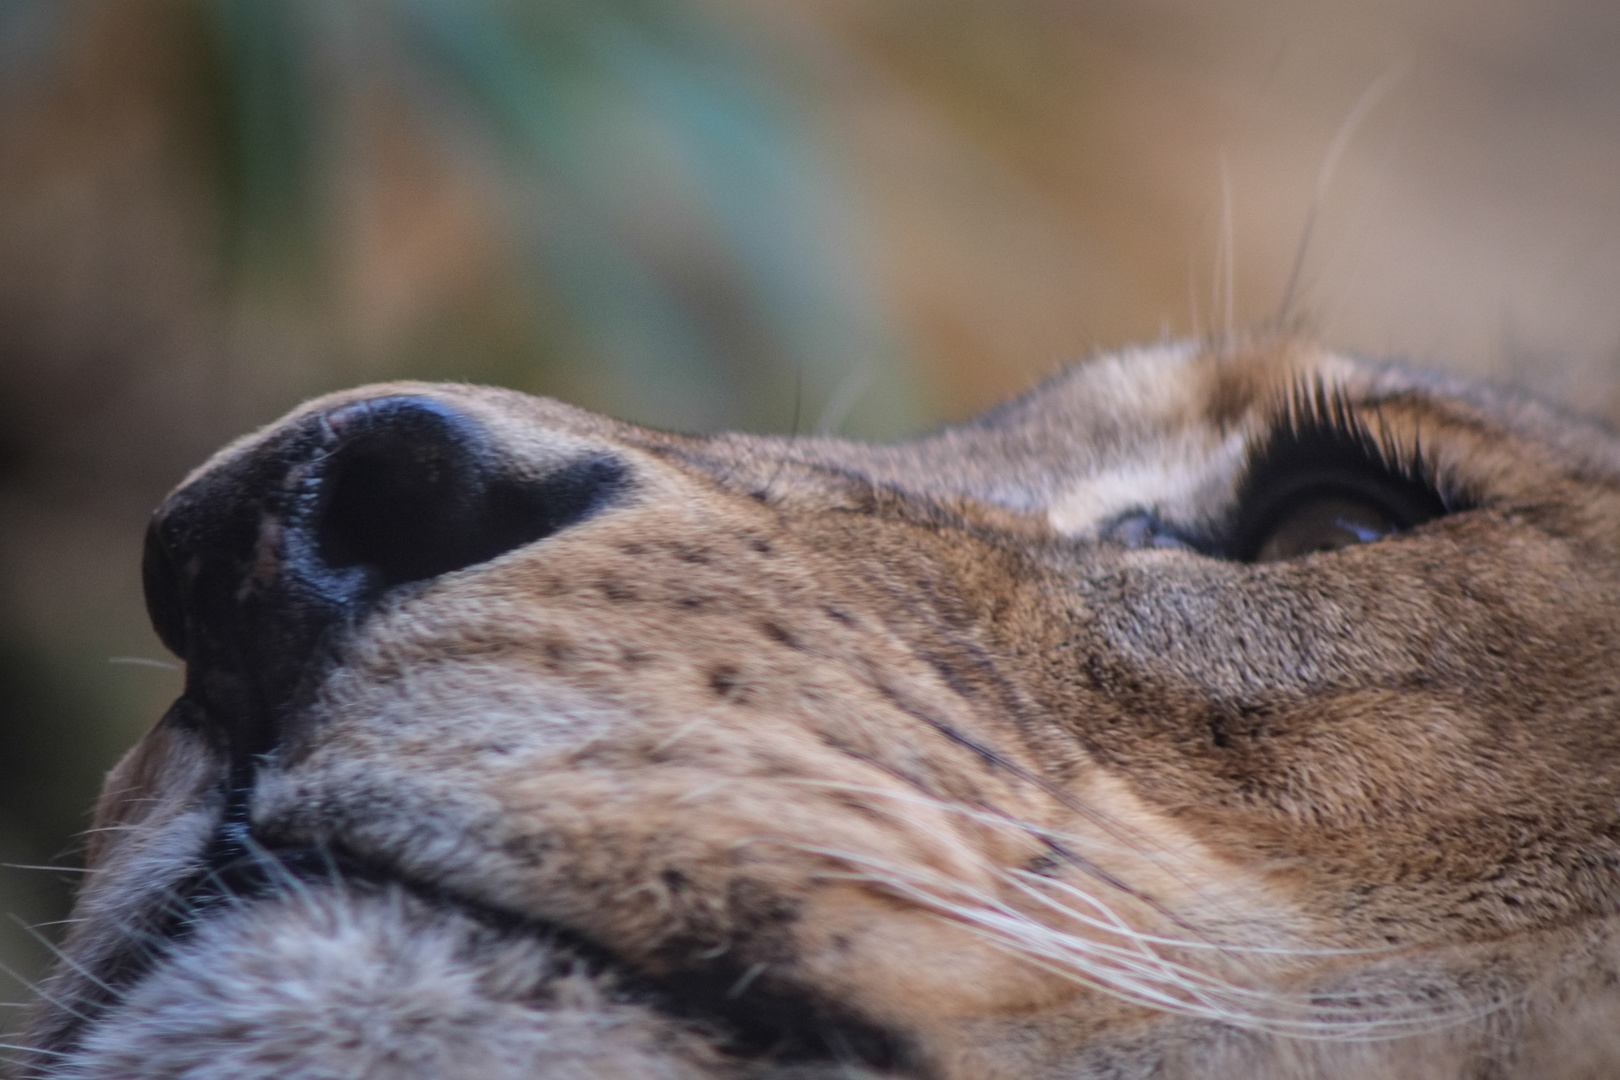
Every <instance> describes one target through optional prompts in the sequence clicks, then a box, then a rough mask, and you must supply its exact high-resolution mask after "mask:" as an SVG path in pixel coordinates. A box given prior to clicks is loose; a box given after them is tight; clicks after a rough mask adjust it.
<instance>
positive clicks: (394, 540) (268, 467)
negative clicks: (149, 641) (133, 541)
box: [143, 394, 626, 763]
mask: <svg viewBox="0 0 1620 1080" xmlns="http://www.w3.org/2000/svg"><path fill="white" fill-rule="evenodd" d="M625 482H626V470H625V466H624V464H623V463H622V461H620V460H619V459H618V458H617V457H615V456H613V455H611V454H604V453H597V454H589V453H586V454H580V455H576V456H575V457H574V458H573V459H571V460H568V461H563V462H557V463H553V464H551V465H548V466H526V465H525V464H524V463H522V462H519V461H515V460H513V459H512V458H511V456H510V455H504V454H503V453H502V452H501V450H500V447H499V445H498V444H497V443H496V441H495V440H493V439H492V438H491V436H490V435H489V434H488V432H487V431H486V430H485V429H484V427H483V425H482V424H480V423H479V422H478V421H477V420H475V419H474V418H472V417H471V416H469V415H467V414H466V413H464V412H463V411H461V410H460V409H457V408H455V407H453V406H451V405H448V404H446V403H445V402H442V401H440V400H437V399H435V398H432V397H428V396H426V395H415V394H401V395H390V396H385V397H379V398H372V399H367V400H362V401H357V402H350V403H347V404H342V405H338V406H336V407H334V408H332V409H329V410H324V411H317V412H314V413H311V414H308V415H305V416H302V417H299V418H297V419H295V420H292V421H290V422H288V423H287V424H286V425H284V426H283V427H282V428H280V429H278V430H275V431H273V432H272V433H271V434H270V435H269V436H267V437H266V438H265V439H263V440H262V441H261V442H259V443H258V444H257V445H255V446H253V447H251V448H250V449H247V450H245V451H243V452H242V453H240V454H238V455H236V456H234V457H229V458H226V459H225V460H223V461H221V462H220V463H218V464H217V465H216V466H214V467H213V468H212V469H209V470H208V471H206V472H204V473H203V474H202V475H200V476H198V477H197V478H195V479H194V480H193V481H192V482H190V483H188V484H187V485H186V486H185V487H183V488H181V489H180V490H179V491H177V492H176V493H175V494H174V495H172V496H171V497H170V498H169V500H168V501H167V502H166V503H165V504H164V505H163V506H162V507H161V508H160V509H159V511H158V512H157V514H155V515H154V517H153V520H152V523H151V526H150V528H149V529H148V532H147V542H146V554H145V559H144V565H143V574H144V579H145V586H146V594H147V605H148V609H149V611H150V613H151V617H152V621H153V624H154V626H155V627H156V629H157V631H158V633H159V635H160V636H161V637H162V638H163V641H164V643H165V644H166V645H168V646H169V648H171V649H173V650H174V651H175V652H176V653H177V654H179V655H180V656H181V657H183V658H184V659H185V661H186V666H187V684H186V692H185V695H184V699H183V700H186V701H188V702H189V704H190V706H191V707H192V709H193V710H194V713H195V714H197V715H200V719H201V722H202V723H204V724H206V725H207V726H208V727H209V728H210V729H211V730H212V731H213V732H215V733H216V734H218V735H220V736H222V737H223V740H224V742H225V743H226V745H227V746H228V748H229V751H230V754H231V757H232V759H233V760H234V761H237V762H239V763H242V762H250V761H251V760H252V759H254V758H256V757H257V756H258V755H261V754H264V753H266V752H267V751H269V750H270V749H272V748H273V747H274V746H275V744H276V740H277V738H278V734H279V732H280V731H281V730H282V729H283V727H284V721H285V719H286V716H287V713H288V712H289V710H291V709H294V708H296V706H297V704H298V701H299V698H300V695H301V693H303V692H305V691H306V689H307V688H308V687H309V686H310V685H311V684H312V681H313V679H312V676H313V673H318V672H319V671H320V670H321V668H322V666H323V665H322V659H323V656H324V654H325V653H326V652H327V651H328V649H329V646H330V643H331V642H332V641H333V640H334V634H335V632H337V631H340V630H342V629H343V628H345V627H348V626H353V625H354V624H356V623H357V622H358V621H359V620H360V619H362V618H363V617H364V615H365V614H366V613H367V612H368V611H369V610H371V609H372V608H373V607H374V606H375V605H376V604H377V603H378V602H379V600H380V599H381V598H382V597H384V596H385V595H386V594H388V593H389V592H390V590H393V589H396V588H397V587H399V586H405V585H409V584H411V583H414V582H422V581H427V580H431V579H434V578H437V577H439V576H441V575H443V574H446V573H450V572H452V571H455V570H460V569H463V568H465V567H468V566H472V565H475V564H477V563H481V562H484V561H486V560H488V559H491V558H494V557H496V556H498V555H500V554H502V553H504V552H506V551H510V550H512V549H514V548H517V547H521V546H523V545H525V544H528V543H531V542H533V541H536V540H539V539H541V538H543V537H545V536H547V535H550V534H551V533H553V532H556V531H557V530H558V529H560V528H564V527H566V526H567V525H570V524H573V523H575V522H577V521H580V520H582V519H584V518H585V517H588V516H590V515H591V514H592V513H594V512H595V511H596V510H598V509H599V508H601V507H603V506H605V505H607V504H608V503H609V502H610V501H611V500H612V499H613V498H614V496H615V495H616V494H617V493H618V492H619V491H621V490H622V489H623V487H624V486H625Z"/></svg>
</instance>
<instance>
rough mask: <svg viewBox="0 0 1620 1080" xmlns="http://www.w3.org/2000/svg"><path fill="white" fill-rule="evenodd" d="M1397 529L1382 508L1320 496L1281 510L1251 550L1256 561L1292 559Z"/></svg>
mask: <svg viewBox="0 0 1620 1080" xmlns="http://www.w3.org/2000/svg"><path fill="white" fill-rule="evenodd" d="M1399 529H1400V523H1399V522H1398V521H1396V520H1395V519H1394V518H1393V517H1392V516H1391V514H1390V513H1389V512H1388V511H1386V510H1385V509H1384V508H1383V507H1380V506H1377V505H1375V504H1373V503H1370V502H1367V501H1365V500H1362V499H1357V498H1354V497H1350V496H1345V495H1322V496H1317V497H1315V498H1311V499H1308V500H1306V501H1304V502H1302V503H1300V504H1299V505H1298V506H1296V507H1293V508H1290V509H1288V510H1285V511H1284V512H1283V514H1282V516H1281V517H1280V519H1279V520H1278V522H1277V524H1276V525H1275V526H1273V527H1272V528H1271V529H1270V530H1269V532H1268V533H1267V535H1266V538H1265V540H1264V541H1263V542H1262V543H1261V544H1260V547H1259V549H1258V550H1257V551H1256V552H1255V556H1254V558H1255V561H1256V562H1274V561H1276V560H1278V559H1292V558H1295V557H1296V556H1300V555H1306V554H1309V553H1311V552H1313V551H1335V550H1337V549H1339V548H1344V547H1349V546H1350V545H1352V544H1365V543H1368V542H1370V541H1373V540H1378V539H1381V538H1382V537H1385V536H1388V535H1389V534H1390V533H1393V532H1396V531H1398V530H1399Z"/></svg>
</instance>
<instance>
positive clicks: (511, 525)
mask: <svg viewBox="0 0 1620 1080" xmlns="http://www.w3.org/2000/svg"><path fill="white" fill-rule="evenodd" d="M326 423H327V425H328V428H329V430H331V431H332V432H333V433H334V435H335V436H336V438H337V440H338V446H337V448H336V449H335V450H334V451H333V452H332V453H331V454H330V456H329V457H328V458H327V459H326V461H325V464H324V466H323V467H321V468H320V469H319V470H318V472H317V474H316V475H315V476H314V477H313V479H314V481H315V484H316V492H315V497H314V514H313V519H312V520H305V521H304V522H302V523H301V525H302V528H303V529H304V530H306V531H307V532H308V534H309V537H310V539H312V540H313V541H314V554H315V556H316V558H317V560H318V561H319V562H320V563H321V564H324V567H325V568H327V569H330V570H334V571H340V572H341V571H350V570H354V569H359V570H361V571H363V576H364V578H365V579H366V583H367V585H368V586H370V587H371V588H373V589H378V588H384V589H385V588H389V587H391V586H394V585H401V584H405V583H408V582H412V581H422V580H425V579H428V578H433V577H438V576H439V575H441V574H447V573H450V572H451V571H453V570H460V569H463V568H465V567H468V566H473V565H475V564H477V563H481V562H485V561H487V560H489V559H493V558H495V557H496V556H498V555H502V554H505V553H506V552H508V551H511V550H513V549H515V548H519V547H522V546H524V545H525V544H530V543H533V542H534V541H536V540H541V539H544V538H545V537H547V536H549V535H551V534H552V533H554V532H556V531H558V530H559V529H562V528H566V527H567V526H568V525H571V524H574V523H576V522H578V521H581V520H583V519H584V518H586V517H588V516H590V514H592V513H593V512H595V511H596V510H597V509H599V508H601V507H602V506H603V505H605V504H606V503H607V502H608V501H609V500H610V499H611V498H612V497H613V496H614V495H615V494H616V493H617V492H618V491H619V489H620V488H621V487H622V486H623V483H624V466H623V465H622V464H621V463H620V462H619V461H618V460H617V459H614V458H611V457H606V456H596V457H588V458H585V459H583V460H577V461H574V462H572V463H570V464H568V465H565V466H562V467H560V468H557V467H554V468H553V469H551V470H548V471H546V472H545V473H543V474H537V475H527V474H525V473H523V472H521V471H519V470H517V469H515V468H514V467H513V466H512V465H511V464H509V463H505V462H502V461H500V460H498V459H497V457H496V455H495V454H494V452H493V450H492V449H491V447H490V444H489V443H488V441H487V440H486V439H485V438H484V437H483V435H482V433H481V432H478V431H476V430H472V428H471V425H470V423H469V422H468V421H467V420H465V419H464V418H463V417H461V416H460V415H459V414H457V413H454V412H452V411H450V410H448V409H446V408H444V407H443V406H441V405H439V404H438V403H437V402H433V401H428V400H424V399H419V398H385V399H382V400H381V401H372V402H365V403H362V404H360V405H354V406H349V407H347V408H346V409H342V410H338V411H337V412H335V413H333V414H331V415H330V416H328V417H327V418H326ZM319 569H320V568H318V567H306V568H304V570H305V572H316V573H318V572H319Z"/></svg>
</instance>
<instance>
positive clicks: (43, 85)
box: [0, 0, 1620, 1033]
mask: <svg viewBox="0 0 1620 1080" xmlns="http://www.w3.org/2000/svg"><path fill="white" fill-rule="evenodd" d="M1285 308H1286V309H1287V312H1288V313H1289V314H1290V315H1291V316H1292V317H1295V318H1300V319H1302V320H1303V322H1304V325H1306V326H1307V327H1309V328H1310V329H1311V330H1312V331H1313V332H1315V333H1317V334H1319V335H1320V336H1322V337H1323V338H1324V339H1325V340H1326V341H1327V342H1329V343H1330V344H1333V345H1336V346H1340V347H1344V348H1349V349H1355V350H1360V351H1364V352H1369V353H1376V354H1388V355H1394V356H1399V357H1403V358H1407V359H1410V360H1414V361H1417V362H1421V363H1430V364H1438V365H1442V366H1448V367H1451V368H1454V369H1457V370H1462V371H1467V372H1470V373H1474V374H1479V375H1485V376H1487V377H1492V378H1496V379H1500V380H1505V381H1511V382H1516V383H1519V384H1522V385H1525V386H1528V387H1530V388H1531V389H1533V390H1535V391H1537V392H1539V393H1541V394H1543V395H1546V396H1549V397H1551V398H1554V399H1557V400H1562V401H1567V402H1570V403H1573V404H1575V405H1576V406H1577V407H1578V408H1580V409H1582V410H1583V411H1586V412H1592V413H1598V414H1601V415H1607V416H1611V417H1612V416H1613V415H1615V414H1616V413H1617V412H1620V6H1617V5H1615V4H1613V3H1612V0H1541V2H1537V3H1532V2H1521V0H1490V2H1487V0H1427V2H1414V0H1358V2H1343V3H1335V4H1320V3H1302V2H1301V3H1287V2H1283V0H1235V2H1226V0H476V2H474V0H350V2H337V0H0V863H4V864H6V865H5V867H4V868H0V913H5V917H4V918H0V964H3V965H4V968H0V971H10V972H13V973H14V974H15V976H16V978H17V979H19V980H25V979H28V978H31V977H32V976H33V975H34V974H35V973H37V972H38V970H39V969H40V967H41V965H42V964H43V963H44V962H45V961H46V959H47V958H48V949H47V946H46V941H47V940H48V939H50V938H52V937H54V936H55V935H56V933H57V932H58V929H59V927H56V926H54V925H53V923H54V921H55V920H59V919H60V918H62V916H63V913H64V911H65V903H66V901H67V898H68V894H69V890H70V888H71V885H72V880H73V876H74V875H73V873H72V870H71V868H72V867H73V866H74V864H75V860H76V858H77V855H76V852H77V847H78V842H79V841H78V838H77V836H78V834H79V833H80V831H81V830H82V829H83V828H84V827H85V825H86V824H87V820H88V819H87V808H88V806H89V804H90V802H91V800H92V799H93V797H94V793H95V789H96V787H97V785H98V783H99V781H100V777H101V776H102V774H103V773H104V772H105V770H106V769H107V768H108V767H109V766H110V765H111V764H112V762H113V761H114V760H115V759H116V757H117V756H118V754H119V753H120V752H121V751H122V750H123V749H124V748H125V747H127V746H128V745H129V744H130V743H131V742H132V741H133V740H134V739H135V738H136V737H137V736H138V735H139V733H140V732H141V731H142V730H143V729H144V728H145V727H146V726H147V725H149V724H150V723H151V722H152V721H153V720H154V719H155V718H156V717H157V716H158V715H159V714H160V713H161V711H162V710H163V708H164V707H165V705H166V703H167V702H168V700H169V699H170V698H172V696H173V695H174V694H175V693H176V691H177V688H178V686H179V681H180V676H179V672H178V671H177V670H175V668H174V667H173V666H172V665H171V664H170V658H169V657H168V656H167V655H166V654H165V653H164V651H163V649H162V647H161V646H160V645H159V644H158V643H157V641H156V640H155V639H154V638H153V637H152V636H151V635H150V633H149V632H148V630H147V628H146V622H145V617H144V613H143V610H142V605H141V598H140V591H139V585H138V572H137V568H138V560H139V547H140V539H141V531H142V528H143V526H144V523H145V517H146V515H147V513H148V512H149V511H150V509H151V507H152V506H153V505H154V504H155V503H156V502H157V500H158V499H159V498H161V497H162V495H163V493H164V492H165V491H166V490H167V489H168V488H169V487H171V486H172V485H173V484H174V483H176V482H177V481H178V480H179V479H180V478H181V477H182V476H183V475H184V473H185V471H186V470H187V469H188V468H189V467H191V466H192V465H194V464H195V463H197V462H198V461H200V460H201V459H202V458H203V457H204V456H205V455H206V454H207V453H208V452H209V451H210V450H212V449H213V448H214V447H216V446H217V445H218V444H220V443H221V442H223V441H224V440H226V439H227V438H229V437H231V436H233V435H235V434H237V433H239V432H242V431H244V430H246V429H249V428H251V427H253V426H255V425H258V424H262V423H264V422H266V421H269V420H271V419H273V418H274V417H275V416H276V415H277V414H279V413H280V412H282V411H283V410H285V409H286V408H288V407H290V406H291V405H293V404H295V403H296V402H298V401H299V400H301V399H302V398H305V397H307V396H310V395H312V394H316V393H320V392H323V391H326V390H330V389H334V388H337V387H340V386H344V385H348V384H353V383H358V382H364V381H370V380H377V379H386V378H396V377H413V378H448V379H463V380H472V381H479V382H492V383H499V384H502V385H506V386H512V387H517V388H519V389H522V390H526V391H531V392H535V393H544V394H552V395H555V396H559V397H565V398H568V399H570V400H572V401H575V402H578V403H580V404H583V405H586V406H589V407H591V408H595V409H599V410H602V411H606V412H610V413H614V414H616V415H619V416H623V417H625V418H628V419H632V420H636V421H640V422H642V423H647V424H652V425H658V426H665V427H674V428H681V429H688V430H708V429H714V428H719V427H741V428H746V429H751V430H758V431H797V432H814V431H834V432H840V433H843V434H846V435H850V436H852V437H858V438H888V437H894V436H899V435H904V434H907V433H912V432H917V431H920V430H923V429H926V428H927V427H929V426H930V425H934V424H937V423H940V422H943V421H946V420H951V419H955V418H959V417H963V416H966V415H968V414H970V413H972V412H973V411H975V410H977V409H979V408H981V407H983V406H985V405H988V404H990V403H992V402H993V401H995V400H997V399H998V398H1001V397H1003V396H1005V395H1007V394H1010V393H1014V392H1016V391H1019V390H1021V389H1024V388H1026V387H1027V386H1029V385H1030V384H1031V383H1032V382H1033V381H1035V380H1036V379H1038V378H1040V377H1042V376H1043V375H1046V374H1049V373H1051V372H1052V371H1055V370H1056V369H1057V368H1059V367H1060V366H1061V365H1063V364H1064V363H1066V362H1070V361H1073V360H1075V359H1078V358H1081V357H1083V356H1085V355H1086V354H1088V353H1090V352H1092V351H1095V350H1097V349H1103V348H1109V347H1114V346H1118V345H1123V344H1127V343H1130V342H1135V341H1142V340H1153V339H1158V338H1161V337H1164V336H1181V335H1190V334H1203V333H1216V332H1221V331H1222V330H1224V329H1225V328H1227V327H1228V326H1235V327H1237V328H1239V329H1241V328H1244V327H1253V326H1257V325H1262V324H1265V323H1268V322H1270V321H1272V320H1275V319H1276V318H1277V317H1278V315H1279V313H1280V312H1282V311H1283V310H1284V309H1285ZM33 867H59V868H61V869H32V868H33ZM36 926H37V927H39V929H38V930H33V929H30V928H32V927H36ZM8 981H15V980H8V979H7V978H6V976H4V975H0V984H4V983H6V982H8ZM24 996H25V990H24V989H23V988H22V987H21V986H20V985H17V986H13V987H11V988H10V989H5V990H0V1000H7V999H9V1000H21V999H22V998H23V997H24ZM15 1020H16V1010H15V1009H0V1033H3V1032H4V1031H5V1030H6V1029H8V1028H10V1027H12V1026H13V1025H14V1024H15Z"/></svg>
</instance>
